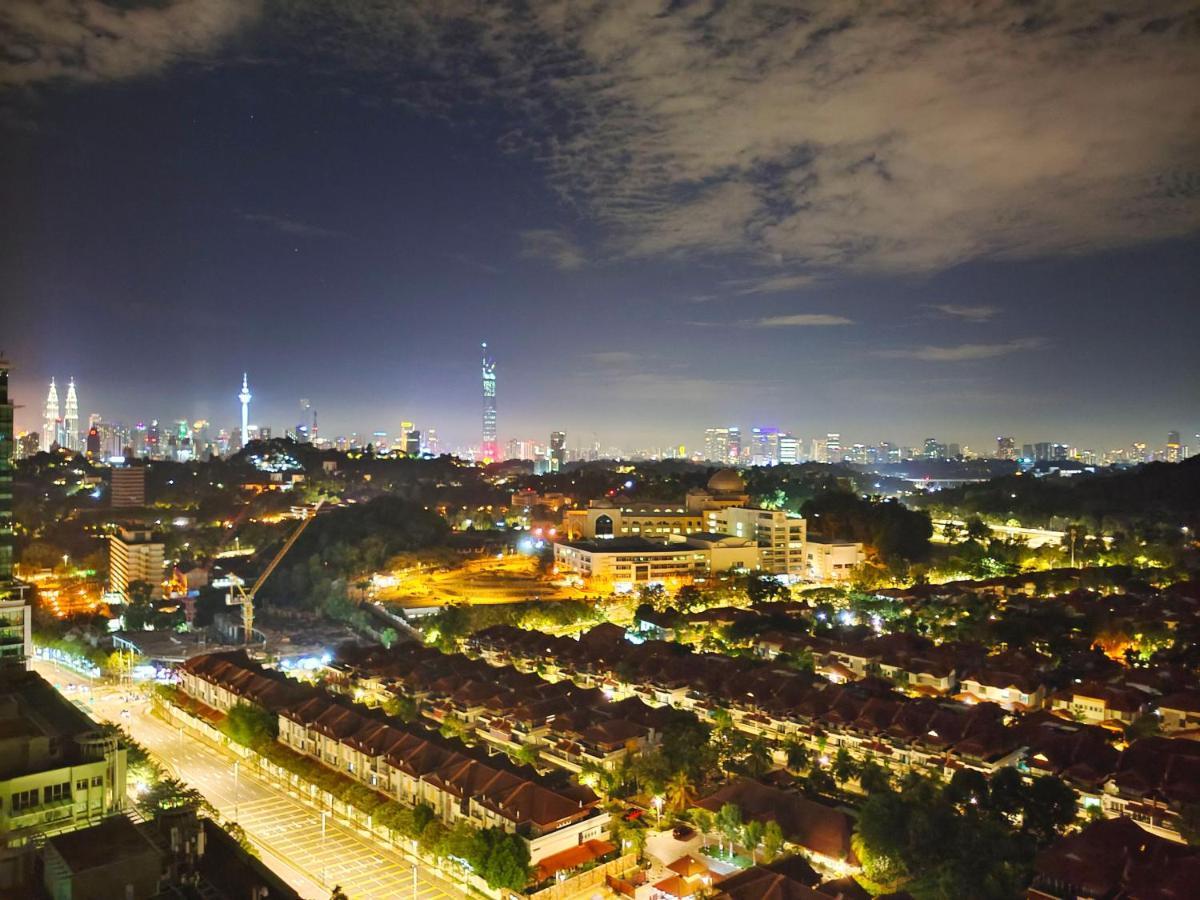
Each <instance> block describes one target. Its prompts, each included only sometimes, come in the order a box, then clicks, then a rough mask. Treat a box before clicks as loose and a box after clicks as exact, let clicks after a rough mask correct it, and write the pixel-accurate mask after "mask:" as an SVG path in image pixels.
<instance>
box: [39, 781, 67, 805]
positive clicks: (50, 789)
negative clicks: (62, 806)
mask: <svg viewBox="0 0 1200 900" xmlns="http://www.w3.org/2000/svg"><path fill="white" fill-rule="evenodd" d="M63 799H67V800H69V799H71V782H69V781H64V782H63V783H62V784H51V785H47V786H46V787H44V788H43V789H42V802H43V803H53V802H54V801H55V800H63Z"/></svg>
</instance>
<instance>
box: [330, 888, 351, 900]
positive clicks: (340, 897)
mask: <svg viewBox="0 0 1200 900" xmlns="http://www.w3.org/2000/svg"><path fill="white" fill-rule="evenodd" d="M329 900H350V895H349V894H347V893H346V892H345V891H343V890H342V886H341V885H340V884H335V885H334V886H333V890H332V891H330V892H329Z"/></svg>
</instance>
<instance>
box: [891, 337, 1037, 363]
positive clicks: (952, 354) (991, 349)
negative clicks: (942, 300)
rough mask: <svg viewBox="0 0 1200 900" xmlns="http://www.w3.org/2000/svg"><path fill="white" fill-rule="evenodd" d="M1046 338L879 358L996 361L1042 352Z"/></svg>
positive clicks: (931, 348) (905, 352)
mask: <svg viewBox="0 0 1200 900" xmlns="http://www.w3.org/2000/svg"><path fill="white" fill-rule="evenodd" d="M1047 343H1048V342H1047V341H1046V339H1045V338H1040V337H1027V338H1016V339H1015V340H1011V341H1004V342H1002V343H997V344H955V345H953V346H948V347H935V346H932V345H929V344H927V345H925V346H923V347H914V348H912V349H909V350H883V351H880V353H879V354H878V355H879V356H883V357H887V358H888V359H919V360H923V361H924V362H970V361H973V360H979V359H995V358H997V357H1000V356H1008V355H1010V354H1012V353H1022V352H1025V351H1027V350H1040V349H1042V348H1043V347H1045V346H1047Z"/></svg>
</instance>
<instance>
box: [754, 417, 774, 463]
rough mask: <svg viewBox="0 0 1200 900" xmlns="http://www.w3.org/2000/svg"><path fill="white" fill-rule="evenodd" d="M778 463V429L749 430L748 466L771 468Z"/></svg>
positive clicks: (759, 428)
mask: <svg viewBox="0 0 1200 900" xmlns="http://www.w3.org/2000/svg"><path fill="white" fill-rule="evenodd" d="M777 462H779V429H778V428H763V427H760V426H755V427H754V428H751V429H750V464H751V465H753V466H773V465H775V463H777Z"/></svg>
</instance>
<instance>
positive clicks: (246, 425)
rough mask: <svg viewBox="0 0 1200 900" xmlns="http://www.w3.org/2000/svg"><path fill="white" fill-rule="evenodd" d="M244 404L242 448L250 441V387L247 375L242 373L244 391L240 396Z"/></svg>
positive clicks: (239, 398)
mask: <svg viewBox="0 0 1200 900" xmlns="http://www.w3.org/2000/svg"><path fill="white" fill-rule="evenodd" d="M238 400H239V401H241V404H242V446H243V447H245V446H246V444H247V442H248V441H249V439H250V437H249V436H250V385H249V384H248V383H247V381H246V373H245V372H243V373H242V390H241V392H240V393H239V394H238Z"/></svg>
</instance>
